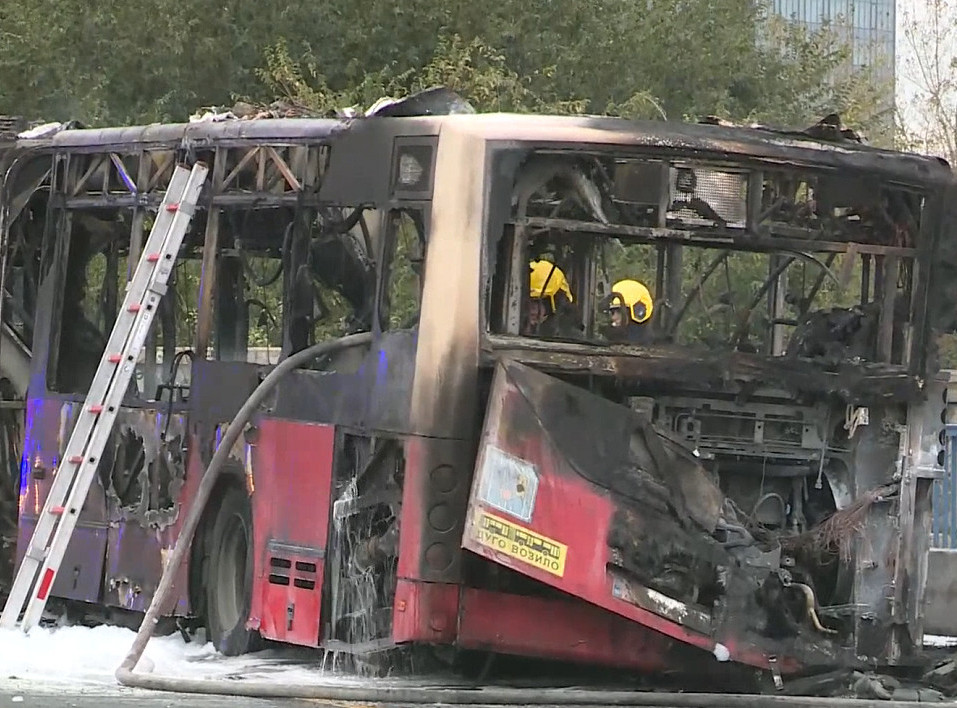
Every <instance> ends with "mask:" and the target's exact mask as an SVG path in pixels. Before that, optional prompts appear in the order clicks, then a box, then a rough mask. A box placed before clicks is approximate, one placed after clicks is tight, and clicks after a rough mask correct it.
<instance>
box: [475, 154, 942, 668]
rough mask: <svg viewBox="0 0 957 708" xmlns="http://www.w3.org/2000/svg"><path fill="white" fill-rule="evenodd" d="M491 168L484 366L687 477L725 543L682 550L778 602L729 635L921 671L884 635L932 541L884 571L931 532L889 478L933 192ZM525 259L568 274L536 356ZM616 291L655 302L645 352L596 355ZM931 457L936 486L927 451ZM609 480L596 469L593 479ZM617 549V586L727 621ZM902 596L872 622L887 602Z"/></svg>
mask: <svg viewBox="0 0 957 708" xmlns="http://www.w3.org/2000/svg"><path fill="white" fill-rule="evenodd" d="M689 153H690V149H689ZM491 159H492V160H493V163H494V164H493V167H492V169H493V172H494V173H496V174H500V175H506V176H505V177H502V178H500V182H499V184H498V185H496V184H494V183H493V186H492V199H493V203H492V205H491V206H490V214H491V216H490V226H489V237H488V244H487V246H486V264H485V269H486V273H487V276H486V283H487V284H488V285H487V290H486V298H485V309H484V318H485V328H486V332H487V342H488V344H487V347H488V348H489V350H490V351H492V352H494V356H492V357H491V359H490V360H496V359H498V358H503V357H504V358H506V359H511V360H515V361H518V362H521V363H524V364H528V365H530V366H532V367H534V368H537V369H539V370H540V371H544V372H547V373H549V374H551V375H553V376H554V377H556V378H558V379H561V380H562V381H564V382H566V383H571V384H573V385H575V386H576V387H579V388H581V389H585V390H587V391H590V392H592V393H593V394H596V395H598V396H601V397H602V398H604V399H606V400H608V401H611V402H614V403H616V404H620V405H621V406H622V408H621V409H619V411H620V412H619V413H618V414H615V415H620V416H621V417H625V416H626V415H627V414H630V412H637V413H638V414H639V415H640V416H641V417H642V418H643V419H645V420H647V421H648V422H650V423H653V424H654V426H656V428H655V429H656V430H657V432H658V433H659V434H660V435H661V436H663V437H665V438H667V439H668V440H669V441H670V442H669V443H668V444H673V443H676V444H678V445H680V446H682V447H683V448H684V449H686V450H687V451H689V452H691V453H692V454H693V455H694V456H695V457H696V458H697V461H698V463H699V464H700V465H701V466H702V467H703V469H704V470H705V471H706V473H707V476H708V478H710V480H711V483H710V484H713V485H714V488H715V489H714V491H715V494H716V496H715V497H714V498H715V499H716V500H718V502H717V503H718V504H719V506H717V507H716V508H715V509H714V511H715V513H716V514H717V515H718V517H719V520H718V523H717V525H716V526H715V527H713V528H706V529H702V528H696V529H695V530H694V532H695V533H696V534H698V535H701V536H705V537H707V541H708V543H711V542H712V541H713V542H716V544H717V546H719V547H720V549H721V552H722V553H723V552H728V553H730V554H731V555H732V556H735V557H736V558H737V559H738V561H739V562H740V563H741V564H742V565H743V566H746V567H750V568H751V569H752V570H753V569H754V568H760V569H761V570H760V571H758V574H757V577H758V582H759V583H760V586H761V587H762V588H763V589H762V592H772V591H773V593H774V595H773V596H774V597H775V598H778V600H777V601H773V602H767V601H765V602H764V603H763V607H762V606H761V604H762V603H761V602H760V601H759V602H758V605H757V606H755V605H753V604H749V603H750V600H748V602H743V601H742V604H741V605H740V606H739V607H738V611H739V612H740V613H741V614H740V616H739V618H738V619H739V621H741V622H742V623H745V621H746V616H747V614H748V613H750V614H752V615H753V614H754V613H757V614H758V615H762V616H763V617H764V621H763V623H762V625H763V626H761V627H759V631H760V632H762V633H764V634H765V635H766V636H768V637H779V638H780V637H799V636H805V635H807V636H812V637H816V638H818V639H820V638H825V639H827V640H832V639H833V640H835V641H837V642H838V643H840V644H842V645H844V646H853V647H854V649H855V650H856V652H857V655H858V656H869V657H877V658H878V660H887V659H889V658H890V659H891V660H896V659H897V658H899V657H900V655H901V654H906V653H908V652H909V651H910V650H911V649H913V648H914V647H915V645H916V646H918V647H919V641H920V640H919V635H918V633H917V630H916V629H915V628H916V627H917V626H918V624H919V623H918V622H915V623H914V624H913V625H912V626H911V627H909V628H907V629H902V628H901V627H900V626H897V628H896V629H895V630H893V631H897V630H900V632H901V636H899V637H897V636H894V638H893V641H892V642H888V638H889V637H891V636H892V634H893V632H892V630H891V629H890V626H891V625H892V624H894V623H893V622H891V621H890V612H891V611H890V609H889V606H890V605H893V607H894V608H895V609H894V611H895V612H896V611H902V612H904V613H905V614H907V615H908V616H913V615H914V613H916V608H915V598H916V594H915V595H912V596H911V597H910V598H906V597H904V596H906V590H903V589H902V588H901V587H900V586H901V585H905V584H907V583H906V582H904V581H902V577H903V576H902V575H901V574H902V573H905V572H906V573H913V575H912V576H911V579H910V581H908V582H912V583H915V585H914V587H917V586H918V585H917V584H919V583H920V582H921V581H920V573H921V572H922V571H921V566H920V562H919V560H918V559H919V557H920V553H921V549H922V548H923V547H924V544H926V538H924V537H921V534H920V533H917V534H916V537H919V538H918V540H916V541H914V544H915V545H914V546H913V548H910V549H905V550H904V551H902V556H901V558H900V562H899V563H897V564H896V566H897V567H896V568H895V563H894V561H893V559H890V556H891V555H892V554H893V553H895V552H897V551H896V550H895V549H897V546H895V545H894V544H895V543H896V534H897V530H898V528H899V529H901V534H902V535H903V536H904V537H907V538H910V536H908V533H909V530H910V529H912V528H913V526H912V525H913V524H914V523H915V521H914V519H915V518H916V519H918V521H917V523H918V524H919V525H920V524H922V523H924V521H926V519H927V508H928V503H929V502H928V493H929V489H930V484H931V480H930V479H919V480H917V482H916V484H915V485H913V486H912V487H909V488H904V487H902V486H901V485H900V484H899V482H900V472H899V469H898V472H897V473H896V474H895V464H896V465H897V467H898V468H899V465H900V459H899V448H900V446H901V445H902V444H903V442H902V440H903V437H906V436H902V435H901V434H900V432H901V431H902V430H904V428H903V427H902V426H903V425H904V424H905V423H909V424H910V425H912V426H913V425H915V423H916V422H917V421H916V419H915V414H913V413H912V414H911V416H910V417H908V404H912V403H919V402H920V401H921V400H923V399H924V397H925V396H926V395H927V394H926V392H924V393H922V392H921V386H922V381H923V380H924V377H925V376H928V375H930V376H931V377H932V372H933V371H935V370H936V369H935V366H936V365H935V363H934V361H933V356H934V355H933V351H932V346H930V343H931V342H930V336H931V335H930V331H929V330H930V325H929V323H928V312H927V310H928V308H927V301H928V297H929V295H928V293H929V290H928V288H929V283H930V281H931V271H932V268H933V267H934V266H933V265H932V263H931V259H932V253H933V250H934V248H935V247H936V244H937V243H938V238H939V235H938V234H939V230H940V229H941V228H942V225H941V223H940V222H939V221H938V219H939V216H938V215H939V209H940V204H941V201H940V200H941V191H940V189H939V185H932V184H930V185H923V184H921V183H920V181H919V180H916V179H915V180H914V181H913V182H912V183H906V182H904V181H897V180H894V179H890V178H886V177H882V176H881V175H880V173H879V172H878V171H876V170H857V171H854V170H851V169H845V170H841V169H837V168H835V167H834V166H833V163H831V164H829V165H825V161H824V160H822V161H821V162H820V163H819V164H814V162H813V161H812V160H808V161H807V163H806V164H802V163H801V161H800V158H797V157H796V158H795V160H794V161H793V162H789V163H788V162H784V161H783V160H775V161H768V162H764V163H762V162H759V161H758V160H757V159H755V158H754V157H750V156H744V155H742V156H740V157H736V156H733V155H727V154H726V155H723V156H717V155H715V156H713V157H710V158H709V157H705V156H702V155H701V154H700V153H698V155H695V156H691V154H689V156H688V157H684V156H682V155H681V151H680V150H676V149H665V148H662V149H659V150H657V151H651V150H648V151H646V152H645V154H642V153H641V152H639V151H637V150H636V151H633V152H625V151H623V150H621V149H620V148H616V149H607V148H602V147H596V148H594V149H588V148H586V147H584V146H576V148H575V149H574V150H573V149H569V148H568V147H567V146H560V147H558V146H556V147H543V148H541V149H536V150H524V151H514V150H503V151H502V152H499V153H497V154H496V156H495V157H493V158H491ZM540 259H541V260H546V261H551V262H553V263H555V264H556V265H557V266H558V267H559V268H560V269H561V270H562V271H563V272H564V273H565V274H566V276H567V278H568V281H569V284H570V288H571V291H572V293H573V298H574V301H573V302H571V303H569V302H567V300H563V301H562V302H561V303H560V305H559V311H558V312H557V313H556V316H558V317H562V318H564V324H563V326H562V327H561V328H560V329H558V330H554V329H553V330H551V331H549V332H548V333H547V334H544V335H543V334H539V333H538V332H537V331H536V330H535V328H534V327H529V326H528V324H527V322H528V320H527V310H526V308H527V305H528V302H529V262H530V261H535V260H540ZM938 277H939V274H938ZM623 278H633V279H637V280H639V281H641V282H643V283H644V284H645V285H646V286H648V288H649V290H650V291H651V293H652V295H653V297H654V310H653V315H652V319H651V321H650V323H649V324H647V325H645V326H647V327H650V328H651V337H650V341H649V342H648V343H647V344H642V345H640V346H639V345H629V344H620V343H613V342H610V341H609V340H608V338H607V336H606V332H607V330H606V327H607V325H608V323H609V320H608V313H607V312H604V311H602V307H601V305H602V301H603V300H604V297H605V296H606V295H607V294H608V293H609V291H610V287H611V285H612V284H613V283H615V282H616V281H618V280H620V279H623ZM568 395H569V396H571V395H572V394H571V393H569V394H568ZM577 400H579V402H580V403H581V399H577ZM530 405H532V406H533V407H534V403H531V404H530ZM569 405H571V404H569ZM930 407H931V408H934V403H933V402H932V403H931V406H930ZM938 407H939V406H938ZM626 409H627V410H626ZM598 410H604V409H602V408H601V406H599V405H598V404H597V403H596V404H595V405H594V407H593V408H592V413H593V415H594V412H595V411H598ZM937 413H938V411H937V410H936V408H935V409H934V411H933V412H932V413H931V414H929V415H930V416H931V417H930V418H929V419H928V422H927V426H931V429H932V436H936V435H937V429H938V428H940V425H939V420H938V421H934V420H933V417H934V416H936V414H937ZM542 415H543V417H542V422H541V424H542V425H543V426H546V428H547V425H548V424H549V423H548V421H547V420H546V417H547V415H548V414H547V412H546V413H543V414H542ZM918 417H919V416H918ZM935 423H936V427H933V426H935ZM555 424H556V425H557V423H555ZM580 424H581V425H582V426H586V425H587V426H590V427H589V430H592V431H594V429H595V426H597V427H598V428H600V427H601V425H600V424H597V423H595V422H594V421H593V420H588V421H587V422H585V421H584V420H582V421H581V423H580ZM609 427H613V426H609ZM925 430H926V427H925ZM562 431H563V434H564V433H568V436H566V437H571V439H570V440H567V441H566V437H563V434H558V435H556V439H558V440H562V441H565V444H567V446H568V447H567V448H566V450H567V452H568V455H569V456H570V457H569V459H573V457H574V455H576V454H579V459H581V458H580V452H579V449H580V448H581V447H586V446H587V445H588V441H586V440H585V439H584V438H582V439H576V438H575V437H574V435H575V434H574V425H569V426H565V427H563V428H562ZM589 434H592V433H589ZM556 444H558V445H559V446H561V445H562V444H563V443H562V442H559V443H556ZM632 444H633V445H635V444H636V443H635V441H634V440H633V442H632ZM936 444H937V441H936V440H932V441H931V447H933V446H934V445H936ZM637 445H638V446H639V447H641V445H643V443H640V442H639V443H637ZM594 449H600V445H597V446H596V448H594ZM933 454H934V455H935V456H937V455H939V456H940V457H939V458H938V459H937V460H936V462H937V464H940V463H942V459H941V457H942V455H943V452H942V447H933ZM639 459H641V458H640V457H639V458H636V459H635V465H636V466H637V467H640V466H641V465H640V463H639V462H638V460H639ZM645 459H648V458H647V457H646V458H645ZM583 464H584V463H583ZM601 464H602V463H601V461H600V460H599V459H595V460H593V461H592V465H593V466H594V467H595V469H596V472H595V474H598V472H597V470H598V469H599V468H600V467H601ZM637 467H636V468H637ZM646 471H647V470H646ZM678 472H679V470H677V469H676V470H659V473H663V474H665V475H672V474H675V475H676V474H678ZM659 481H661V480H659ZM619 483H620V487H622V488H624V487H626V486H627V484H626V482H625V481H623V480H620V481H619ZM665 486H667V485H665ZM706 486H709V485H706ZM612 487H613V488H614V480H613V481H612ZM708 494H710V490H706V489H702V490H701V499H702V500H703V501H702V503H704V500H706V499H707V498H708ZM621 496H622V497H624V496H627V494H624V493H622V494H621ZM875 500H878V501H876V502H875ZM626 505H627V503H626ZM638 506H639V507H640V506H641V504H640V503H639V504H638ZM835 512H839V513H835ZM670 513H672V514H673V515H676V514H677V513H678V512H677V511H676V510H675V509H672V510H671V512H670ZM675 523H678V522H677V521H675ZM619 532H620V533H619V534H618V535H619V537H618V538H609V539H608V544H609V546H611V547H612V548H614V549H615V550H616V551H621V552H623V553H624V555H626V556H627V555H628V554H629V553H632V554H633V556H632V557H633V558H635V559H637V560H636V561H635V562H634V563H633V564H632V567H631V568H625V569H618V570H622V571H623V572H625V573H626V574H627V572H628V571H630V572H631V573H632V577H634V578H635V579H636V580H638V581H639V582H641V583H643V584H644V585H647V586H648V587H651V588H652V589H654V590H657V591H660V592H663V593H665V594H667V595H669V596H670V597H673V598H675V599H678V600H680V601H682V602H687V603H689V606H690V607H692V608H698V609H703V610H706V611H708V612H711V611H712V610H717V608H718V607H719V606H720V605H721V604H722V603H725V604H726V605H734V602H735V601H734V599H732V598H730V597H728V596H730V594H731V591H730V590H727V589H725V591H719V592H716V591H715V589H714V587H715V586H714V585H712V584H710V583H711V581H710V580H708V578H713V577H714V576H713V575H709V574H708V573H704V574H702V573H701V565H702V564H705V565H707V564H708V561H705V560H703V559H702V555H701V553H703V551H700V548H699V550H698V551H696V550H695V549H694V546H693V543H692V544H690V545H688V546H687V547H685V548H680V549H678V550H677V551H676V552H675V553H673V554H672V555H671V556H670V557H669V558H667V559H665V560H664V561H662V562H661V563H659V564H658V566H657V567H656V568H654V569H651V570H649V568H648V567H647V566H643V563H645V562H646V561H647V563H648V564H650V561H648V560H647V559H649V558H654V557H656V556H657V555H658V553H657V550H658V549H656V548H655V544H656V537H655V536H653V535H652V536H649V535H647V534H646V535H645V536H644V539H643V540H641V539H638V540H635V539H634V537H633V536H632V537H631V539H630V540H629V536H630V534H629V531H628V528H622V529H619ZM865 536H868V537H869V538H868V539H867V541H863V540H862V539H864V537H865ZM630 545H632V546H634V547H631V548H629V546H630ZM902 547H903V546H902ZM696 554H697V555H696ZM881 554H884V555H883V556H882V555H881ZM643 559H644V560H643ZM625 565H628V564H627V563H626V564H625ZM905 566H906V571H905ZM711 571H712V572H718V573H720V568H719V567H715V568H711ZM771 581H773V582H771ZM895 582H896V583H897V589H896V591H895V592H894V593H892V594H893V598H892V599H891V601H890V602H889V603H888V606H885V605H884V600H883V599H879V598H882V590H881V589H880V588H881V587H886V586H887V585H894V583H895ZM719 585H720V583H719ZM765 597H766V598H767V597H770V596H765ZM918 604H919V603H918ZM904 605H907V607H908V609H906V610H902V609H901V608H902V607H903V606H904ZM772 606H773V607H772ZM915 619H916V618H915ZM895 643H896V644H895ZM885 645H886V646H891V645H893V646H894V647H895V648H891V649H885V648H884V647H885Z"/></svg>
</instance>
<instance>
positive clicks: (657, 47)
mask: <svg viewBox="0 0 957 708" xmlns="http://www.w3.org/2000/svg"><path fill="white" fill-rule="evenodd" d="M0 28H2V29H0V33H2V41H0V113H12V114H18V115H26V116H28V117H30V118H35V119H49V120H53V119H58V120H62V119H70V118H75V119H78V120H81V121H83V122H85V123H90V124H105V123H126V122H144V121H157V120H183V119H185V118H186V117H187V116H188V115H190V114H191V113H192V112H194V111H195V110H196V109H197V108H199V107H201V106H208V105H228V104H229V103H230V102H231V101H232V100H233V99H234V97H236V96H242V97H246V98H249V99H253V100H256V101H269V100H272V99H273V98H276V94H280V95H284V96H288V97H292V98H295V99H301V100H303V101H306V102H308V103H309V104H311V105H316V106H321V107H323V108H328V107H330V106H332V105H338V106H342V105H351V104H359V105H363V106H367V105H368V104H369V103H371V102H372V101H374V100H375V99H377V98H379V97H380V96H381V95H383V93H388V94H402V93H406V92H409V91H412V90H415V89H416V88H418V87H423V86H426V85H434V84H436V83H447V84H450V85H452V86H453V87H454V88H456V89H458V90H461V91H462V92H463V93H465V94H466V95H467V96H468V97H469V98H470V99H471V100H473V101H474V102H475V104H476V105H477V106H478V107H479V108H480V109H482V110H517V111H552V112H582V111H587V112H590V113H605V112H609V113H615V114H622V115H626V116H631V117H646V118H660V117H668V118H672V119H681V118H683V117H698V116H702V115H707V114H718V115H721V116H723V117H727V118H731V119H740V120H767V121H774V122H778V123H784V124H791V125H804V124H807V123H808V122H809V121H813V120H815V119H816V118H818V117H819V116H820V114H821V113H822V112H825V111H826V112H830V111H832V110H837V111H839V112H842V113H846V114H847V115H848V117H849V118H850V119H851V122H852V123H854V124H856V125H859V124H862V123H863V124H865V126H866V123H867V122H868V121H869V120H872V119H873V117H874V115H873V114H874V102H873V96H874V95H875V94H874V89H875V87H874V86H873V82H872V81H870V79H869V77H868V76H866V75H864V74H862V73H861V72H844V73H843V74H841V76H839V77H837V78H835V73H834V70H835V68H837V67H839V66H841V65H842V64H843V63H845V62H846V59H847V51H846V48H845V47H843V46H842V45H841V43H840V41H839V34H838V33H835V32H833V31H832V30H831V29H830V28H827V27H825V28H824V29H822V30H820V31H818V32H813V33H808V32H805V31H802V30H800V29H798V28H795V27H793V26H791V25H790V24H789V23H786V22H781V21H775V20H769V19H768V17H767V15H766V7H765V4H764V3H762V2H754V1H753V0H724V1H723V2H721V3H715V2H713V0H644V2H635V0H522V1H521V2H518V1H517V0H501V2H498V3H494V4H488V3H475V2H471V1H469V2H466V1H465V0H444V1H443V2H438V0H404V1H403V2H401V3H397V2H394V1H393V0H368V1H367V2H363V3H356V2H355V1H354V0H326V1H325V2H322V3H315V2H306V0H288V1H286V2H283V3H262V2H258V0H235V2H232V3H228V4H226V5H224V4H223V3H214V2H212V1H211V0H196V1H195V2H192V3H177V2H173V0H123V1H122V2H120V0H100V2H97V3H95V4H93V5H90V4H85V3H81V2H79V0H18V1H17V2H8V3H2V4H0Z"/></svg>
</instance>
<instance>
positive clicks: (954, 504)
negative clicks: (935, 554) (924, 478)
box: [931, 425, 957, 548]
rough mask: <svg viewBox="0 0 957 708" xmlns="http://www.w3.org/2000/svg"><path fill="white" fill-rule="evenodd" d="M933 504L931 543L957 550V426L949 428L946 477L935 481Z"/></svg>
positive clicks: (945, 458) (945, 465) (945, 460)
mask: <svg viewBox="0 0 957 708" xmlns="http://www.w3.org/2000/svg"><path fill="white" fill-rule="evenodd" d="M932 503H933V509H934V521H933V526H932V530H931V543H932V544H933V545H934V547H935V548H957V425H948V426H947V451H946V453H945V455H944V476H943V477H942V478H941V479H937V480H934V491H933V502H932Z"/></svg>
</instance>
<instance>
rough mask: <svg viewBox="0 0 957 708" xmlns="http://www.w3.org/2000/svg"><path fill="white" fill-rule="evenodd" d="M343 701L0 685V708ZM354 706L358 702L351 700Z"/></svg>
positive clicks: (302, 707) (267, 706)
mask: <svg viewBox="0 0 957 708" xmlns="http://www.w3.org/2000/svg"><path fill="white" fill-rule="evenodd" d="M343 705H345V704H335V703H323V702H320V701H300V700H295V699H280V700H263V699H259V698H236V697H233V696H195V695H183V694H178V693H152V692H141V691H122V692H121V691H120V689H117V690H116V691H115V692H110V693H106V692H105V691H103V690H102V689H96V690H93V691H84V690H81V689H74V688H66V689H64V690H62V691H56V692H53V691H45V690H36V689H30V688H26V689H25V690H23V691H18V690H16V689H15V688H8V687H4V688H3V689H0V708H20V707H23V708H27V707H28V706H34V707H37V708H39V706H43V708H47V707H49V708H103V707H104V706H110V707H111V708H112V707H113V706H116V707H117V708H134V706H135V708H274V707H275V708H279V707H280V706H281V707H282V708H306V707H307V706H308V707H310V708H322V707H323V706H336V708H341V706H343ZM352 705H354V706H357V705H358V704H352Z"/></svg>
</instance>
